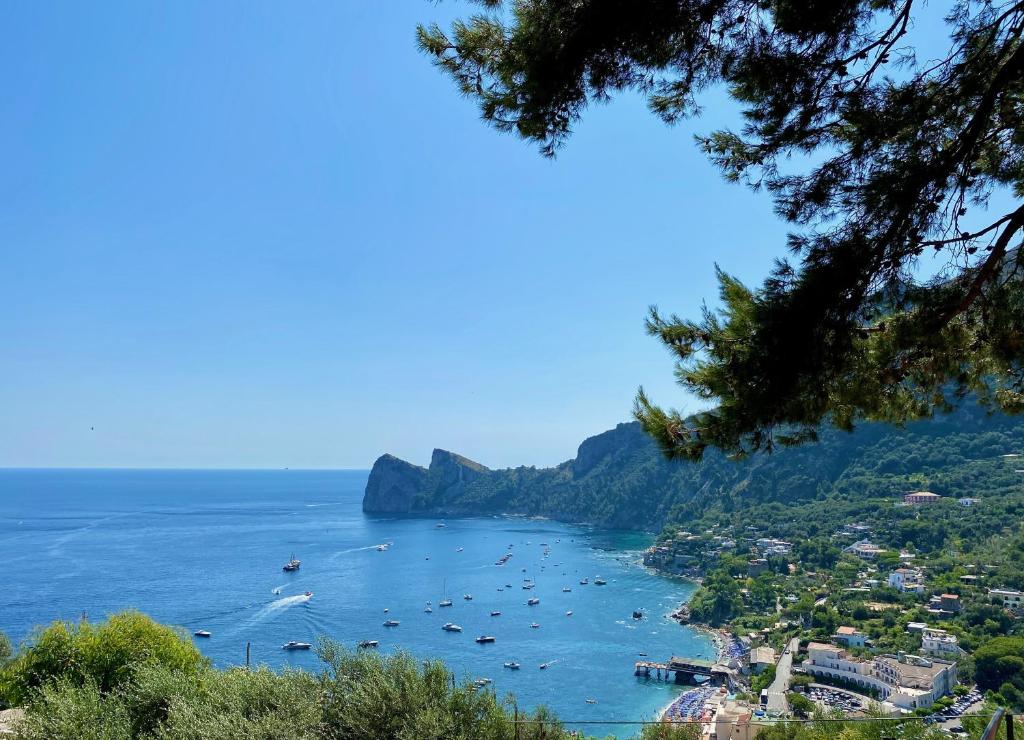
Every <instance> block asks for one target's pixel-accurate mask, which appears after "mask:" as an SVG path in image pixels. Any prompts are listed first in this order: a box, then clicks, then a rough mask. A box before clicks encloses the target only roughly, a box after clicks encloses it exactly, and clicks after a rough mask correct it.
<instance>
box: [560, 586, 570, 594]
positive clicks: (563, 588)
mask: <svg viewBox="0 0 1024 740" xmlns="http://www.w3.org/2000/svg"><path fill="white" fill-rule="evenodd" d="M570 591H572V589H571V588H569V587H568V586H562V593H563V594H567V593H569V592H570Z"/></svg>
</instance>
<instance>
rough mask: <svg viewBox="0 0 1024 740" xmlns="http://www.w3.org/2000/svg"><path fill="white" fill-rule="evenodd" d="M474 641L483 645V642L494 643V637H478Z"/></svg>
mask: <svg viewBox="0 0 1024 740" xmlns="http://www.w3.org/2000/svg"><path fill="white" fill-rule="evenodd" d="M476 641H477V642H479V643H480V644H481V645H483V644H484V643H485V642H494V641H495V637H494V636H493V635H480V637H478V638H476Z"/></svg>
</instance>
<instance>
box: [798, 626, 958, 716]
mask: <svg viewBox="0 0 1024 740" xmlns="http://www.w3.org/2000/svg"><path fill="white" fill-rule="evenodd" d="M807 652H808V659H807V660H806V661H804V663H803V668H804V670H806V671H807V673H808V674H810V675H812V676H819V677H829V678H833V679H838V680H840V681H846V682H848V683H849V684H851V685H852V686H854V687H861V688H864V689H873V690H874V691H877V692H878V696H879V698H881V699H882V700H883V701H888V702H890V703H892V704H894V705H895V706H897V707H900V708H901V709H908V710H913V709H917V708H918V707H928V706H931V705H932V704H933V703H934V702H935V700H936V699H939V698H940V697H942V696H945V695H947V694H949V693H951V692H952V691H953V687H954V686H955V685H956V663H953V662H951V661H947V660H939V659H934V660H931V659H928V658H921V657H918V656H916V655H903V654H900V655H879V656H876V657H875V658H874V660H870V661H869V660H860V659H859V658H854V657H852V656H850V655H849V654H847V652H846V651H845V650H843V649H842V648H839V647H836V646H835V645H826V644H824V643H820V642H812V643H811V644H810V645H808V647H807Z"/></svg>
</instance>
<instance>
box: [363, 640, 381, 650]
mask: <svg viewBox="0 0 1024 740" xmlns="http://www.w3.org/2000/svg"><path fill="white" fill-rule="evenodd" d="M379 644H380V643H379V642H377V641H376V640H363V641H362V642H360V643H359V647H361V648H363V649H365V648H375V647H377V646H378V645H379Z"/></svg>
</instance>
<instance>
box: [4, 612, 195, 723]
mask: <svg viewBox="0 0 1024 740" xmlns="http://www.w3.org/2000/svg"><path fill="white" fill-rule="evenodd" d="M150 664H157V665H163V666H166V667H168V668H172V669H175V670H178V671H181V672H183V673H195V672H196V671H198V670H199V669H201V668H203V667H205V666H206V665H208V660H207V659H206V658H204V657H203V655H202V654H201V653H200V652H199V651H198V650H197V649H196V647H195V646H194V645H193V644H192V642H191V640H189V639H188V637H187V636H186V635H184V634H183V633H182V632H180V631H177V630H174V629H172V628H170V627H165V626H163V625H160V624H157V623H156V622H154V621H153V620H152V619H150V618H149V617H147V616H144V615H143V614H140V613H138V612H132V611H129V612H122V613H120V614H115V615H114V616H111V617H110V618H109V619H108V620H107V621H105V622H101V623H99V624H91V623H89V622H86V621H82V622H79V623H77V624H74V623H70V622H54V623H53V624H51V625H50V626H49V627H47V628H45V629H43V630H42V631H40V632H38V633H37V634H36V635H35V637H34V639H33V640H32V641H31V644H30V645H29V646H28V647H26V648H23V649H22V650H20V651H19V652H18V654H17V655H16V656H15V657H14V659H13V660H11V661H10V662H9V663H8V664H7V665H6V666H5V667H4V671H3V677H2V679H0V696H3V697H5V698H6V699H7V700H8V701H9V702H10V703H11V704H19V703H22V702H24V701H26V700H28V698H29V696H30V694H31V693H32V692H33V691H34V690H36V689H39V688H41V687H42V686H44V685H45V684H46V683H48V682H50V681H55V680H58V679H63V680H64V681H66V682H68V683H70V684H72V685H75V686H85V685H86V683H87V682H90V681H91V682H93V683H94V684H95V687H96V688H97V689H98V690H99V691H100V692H101V693H107V692H110V691H111V690H113V689H116V688H119V687H121V686H123V685H125V684H127V683H128V682H129V681H130V680H131V678H132V676H133V674H134V672H135V671H136V670H138V669H139V668H140V667H141V666H143V665H150Z"/></svg>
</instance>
